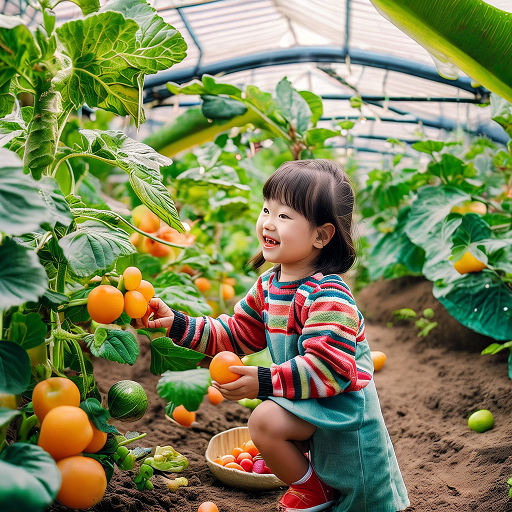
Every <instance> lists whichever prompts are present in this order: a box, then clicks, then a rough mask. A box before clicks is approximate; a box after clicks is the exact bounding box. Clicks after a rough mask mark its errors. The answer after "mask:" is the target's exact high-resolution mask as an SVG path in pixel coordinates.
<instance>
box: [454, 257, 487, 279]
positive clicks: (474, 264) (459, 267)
mask: <svg viewBox="0 0 512 512" xmlns="http://www.w3.org/2000/svg"><path fill="white" fill-rule="evenodd" d="M453 267H454V268H455V270H456V271H457V272H458V273H459V274H461V275H463V274H467V273H468V272H481V271H482V270H483V269H484V268H487V265H486V264H485V263H482V262H481V261H480V260H477V259H476V258H475V257H474V256H473V255H472V254H471V253H470V252H469V251H466V252H465V253H464V255H463V256H462V258H461V259H460V260H459V261H456V262H455V263H454V264H453Z"/></svg>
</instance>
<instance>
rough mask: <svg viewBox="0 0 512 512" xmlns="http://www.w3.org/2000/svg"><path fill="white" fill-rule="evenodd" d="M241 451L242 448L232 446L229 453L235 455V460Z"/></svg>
mask: <svg viewBox="0 0 512 512" xmlns="http://www.w3.org/2000/svg"><path fill="white" fill-rule="evenodd" d="M241 453H243V450H242V448H240V447H239V446H236V447H235V448H233V449H232V450H231V455H233V457H235V460H236V458H237V457H238V456H239V455H240V454H241Z"/></svg>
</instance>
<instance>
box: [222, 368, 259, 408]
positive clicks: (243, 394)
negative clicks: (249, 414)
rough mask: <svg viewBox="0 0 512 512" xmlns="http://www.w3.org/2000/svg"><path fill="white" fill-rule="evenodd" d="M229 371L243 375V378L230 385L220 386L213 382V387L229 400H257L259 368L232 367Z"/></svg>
mask: <svg viewBox="0 0 512 512" xmlns="http://www.w3.org/2000/svg"><path fill="white" fill-rule="evenodd" d="M229 370H230V371H231V372H233V373H237V374H238V375H241V377H240V378H239V379H237V380H235V381H234V382H229V383H228V384H219V383H217V382H215V381H212V386H213V387H214V388H217V389H218V390H219V391H220V392H221V394H222V396H223V397H224V398H227V399H228V400H241V399H242V398H256V397H257V396H258V391H259V381H258V367H257V366H230V367H229Z"/></svg>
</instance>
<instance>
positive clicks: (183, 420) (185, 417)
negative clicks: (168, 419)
mask: <svg viewBox="0 0 512 512" xmlns="http://www.w3.org/2000/svg"><path fill="white" fill-rule="evenodd" d="M172 417H173V418H174V421H176V423H179V424H180V425H181V426H182V427H190V425H192V423H193V422H194V421H195V420H196V413H195V412H190V411H187V409H185V406H183V405H178V407H176V409H174V411H172Z"/></svg>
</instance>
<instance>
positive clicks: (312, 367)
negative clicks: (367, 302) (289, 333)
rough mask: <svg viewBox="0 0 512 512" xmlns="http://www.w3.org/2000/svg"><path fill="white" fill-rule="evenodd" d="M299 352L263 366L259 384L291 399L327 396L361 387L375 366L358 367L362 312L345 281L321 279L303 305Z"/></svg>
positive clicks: (276, 394)
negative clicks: (366, 369)
mask: <svg viewBox="0 0 512 512" xmlns="http://www.w3.org/2000/svg"><path fill="white" fill-rule="evenodd" d="M301 316H302V318H304V317H306V318H305V322H304V326H303V328H302V334H301V336H300V337H299V340H298V345H299V350H300V353H301V355H299V356H297V357H294V358H293V359H291V360H289V361H286V362H285V363H283V364H280V365H272V367H271V368H269V369H265V368H263V369H260V372H259V374H258V377H259V380H260V390H261V389H265V390H266V391H267V393H268V395H272V396H282V397H285V398H289V399H306V398H323V397H329V396H334V395H336V394H339V393H342V392H345V391H354V390H358V389H362V388H363V387H365V386H366V384H368V382H369V381H370V379H371V372H366V371H364V370H362V369H359V368H357V366H356V360H355V353H356V343H357V342H358V341H361V340H362V339H364V327H363V324H362V317H361V316H360V313H359V311H358V309H357V307H356V305H355V302H354V299H353V298H352V295H351V294H350V292H349V291H348V289H346V288H345V287H344V286H343V285H342V284H341V283H338V282H336V283H326V284H324V285H320V286H319V287H318V288H317V290H315V291H314V292H313V293H311V295H310V296H309V298H308V300H307V301H306V303H305V304H304V306H303V310H302V315H301Z"/></svg>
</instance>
